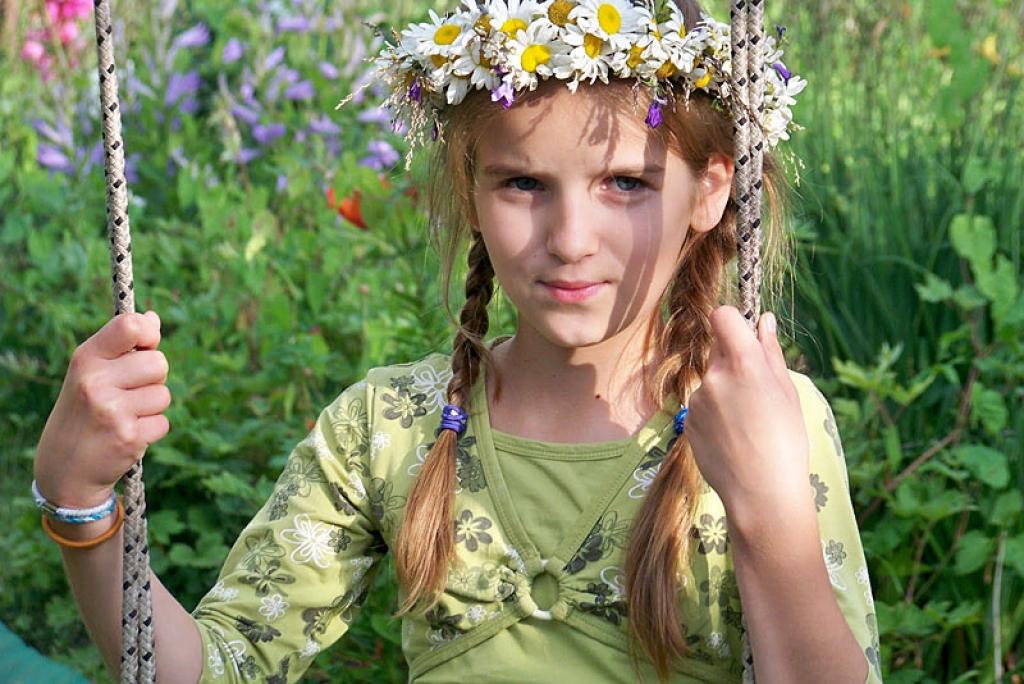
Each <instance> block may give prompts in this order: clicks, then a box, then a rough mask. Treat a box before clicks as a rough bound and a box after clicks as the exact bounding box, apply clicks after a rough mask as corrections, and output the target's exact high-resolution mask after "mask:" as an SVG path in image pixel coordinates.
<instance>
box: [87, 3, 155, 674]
mask: <svg viewBox="0 0 1024 684" xmlns="http://www.w3.org/2000/svg"><path fill="white" fill-rule="evenodd" d="M94 5H95V20H96V52H97V57H98V59H97V69H98V71H99V84H100V111H101V116H102V120H103V126H102V127H103V159H104V162H103V176H104V179H105V181H106V188H107V234H108V236H109V238H110V269H111V273H112V280H113V292H114V315H115V316H116V315H118V314H122V313H133V312H134V311H135V281H134V278H133V276H132V243H131V236H130V234H129V230H128V181H127V180H126V179H125V173H124V144H123V141H122V139H121V109H120V104H119V100H118V93H117V71H116V70H115V68H114V40H113V28H112V26H111V17H110V0H95V3H94ZM122 484H123V485H124V491H123V495H122V498H123V500H124V561H123V563H122V573H123V575H122V589H123V592H124V593H123V595H122V599H121V682H123V683H128V682H146V683H147V684H148V683H149V682H153V681H154V680H155V678H156V660H155V657H154V653H153V605H152V594H151V592H150V585H149V544H148V541H147V531H146V492H145V487H144V485H143V483H142V462H141V461H139V462H138V463H136V464H135V465H133V466H132V467H131V469H130V470H129V471H128V472H127V473H126V474H125V476H124V478H122Z"/></svg>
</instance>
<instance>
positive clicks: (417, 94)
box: [409, 78, 423, 102]
mask: <svg viewBox="0 0 1024 684" xmlns="http://www.w3.org/2000/svg"><path fill="white" fill-rule="evenodd" d="M409 99H410V100H413V101H414V102H420V101H422V99H423V93H422V91H421V90H420V79H418V78H414V79H413V80H412V85H410V86H409Z"/></svg>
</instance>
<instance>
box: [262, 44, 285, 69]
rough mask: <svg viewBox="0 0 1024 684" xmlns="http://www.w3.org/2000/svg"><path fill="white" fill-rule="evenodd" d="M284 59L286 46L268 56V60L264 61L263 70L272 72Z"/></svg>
mask: <svg viewBox="0 0 1024 684" xmlns="http://www.w3.org/2000/svg"><path fill="white" fill-rule="evenodd" d="M283 59H284V46H283V45H282V46H281V47H279V48H276V49H275V50H274V51H273V52H271V53H270V54H269V55H267V57H266V59H264V60H263V70H264V71H270V70H271V69H273V68H274V67H276V66H277V65H278V64H280V63H281V61H282V60H283Z"/></svg>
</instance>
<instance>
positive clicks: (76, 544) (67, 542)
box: [40, 497, 124, 549]
mask: <svg viewBox="0 0 1024 684" xmlns="http://www.w3.org/2000/svg"><path fill="white" fill-rule="evenodd" d="M114 502H115V504H116V508H115V511H116V517H115V518H114V524H113V525H111V526H110V529H109V530H107V531H106V532H104V533H103V534H101V535H99V536H97V537H93V538H92V539H83V540H81V541H78V540H75V539H68V538H67V537H62V536H61V535H59V534H57V531H56V530H54V529H53V525H52V523H50V520H49V519H48V518H47V517H46V516H45V515H42V516H40V522H41V523H42V525H43V532H46V536H47V537H49V538H50V539H52V540H53V541H55V542H57V543H58V544H60V545H61V546H64V547H66V548H69V549H91V548H93V547H94V546H99V545H100V544H102V543H103V542H105V541H107V540H108V539H110V538H111V537H113V536H114V535H115V534H117V531H118V530H119V529H121V525H123V524H124V506H123V505H122V504H121V500H120V499H118V498H116V497H115V498H114Z"/></svg>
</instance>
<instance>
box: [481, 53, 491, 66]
mask: <svg viewBox="0 0 1024 684" xmlns="http://www.w3.org/2000/svg"><path fill="white" fill-rule="evenodd" d="M480 66H482V67H483V68H485V69H490V68H491V60H489V59H487V58H486V57H484V56H483V55H480Z"/></svg>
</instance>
